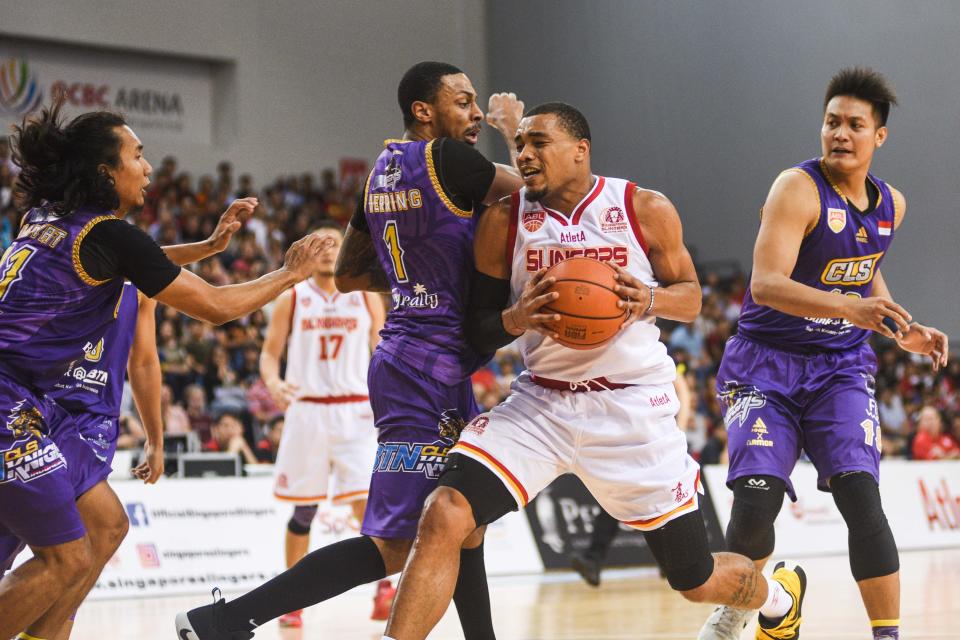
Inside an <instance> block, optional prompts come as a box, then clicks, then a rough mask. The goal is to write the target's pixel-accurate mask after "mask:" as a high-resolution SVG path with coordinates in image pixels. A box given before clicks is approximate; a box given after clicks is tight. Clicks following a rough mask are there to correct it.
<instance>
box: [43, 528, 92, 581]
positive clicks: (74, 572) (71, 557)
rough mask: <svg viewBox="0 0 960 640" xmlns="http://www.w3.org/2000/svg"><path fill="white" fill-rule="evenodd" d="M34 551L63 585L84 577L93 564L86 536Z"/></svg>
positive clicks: (90, 547) (88, 539) (88, 540)
mask: <svg viewBox="0 0 960 640" xmlns="http://www.w3.org/2000/svg"><path fill="white" fill-rule="evenodd" d="M35 551H36V555H37V558H39V559H40V560H41V561H42V562H43V563H44V565H45V566H46V567H47V570H48V571H50V572H51V573H52V574H53V575H54V576H55V579H56V580H58V581H59V582H61V583H62V584H64V585H69V584H72V583H74V582H77V581H80V580H83V579H85V578H86V577H87V575H88V574H89V573H90V572H91V571H92V570H93V567H94V564H95V562H94V554H93V547H92V546H91V544H90V538H89V537H88V536H84V537H83V538H80V539H79V540H73V541H71V542H67V543H65V544H60V545H55V546H53V547H43V548H42V550H41V549H36V550H35Z"/></svg>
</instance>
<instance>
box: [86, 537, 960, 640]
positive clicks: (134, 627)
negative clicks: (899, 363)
mask: <svg viewBox="0 0 960 640" xmlns="http://www.w3.org/2000/svg"><path fill="white" fill-rule="evenodd" d="M800 564H801V565H802V566H803V567H804V568H805V569H806V571H807V575H808V577H809V589H808V592H807V598H806V602H805V603H804V607H803V611H804V624H803V633H802V637H803V638H804V640H813V639H816V638H822V639H826V638H830V639H832V640H846V639H850V640H854V639H856V640H869V638H870V631H869V623H868V622H867V619H866V615H865V614H864V612H863V608H862V605H861V603H860V597H859V592H858V591H857V588H856V585H855V584H854V582H853V579H852V578H851V577H850V573H849V568H848V565H847V559H846V558H845V557H830V558H822V559H806V560H805V561H801V563H800ZM901 565H902V585H903V607H902V626H901V629H902V637H903V638H904V640H926V639H932V638H960V623H958V621H960V549H954V550H947V551H924V552H910V553H904V554H903V555H902V557H901ZM604 578H605V582H604V584H603V585H602V586H601V587H600V588H599V589H594V588H591V587H589V586H586V585H585V584H583V583H582V582H580V580H579V578H578V577H577V576H575V575H574V574H569V573H554V574H549V575H546V576H541V577H534V576H524V577H516V578H495V579H492V580H491V593H492V601H493V609H494V622H495V624H496V629H497V636H498V638H499V640H521V639H522V640H541V639H544V640H545V639H548V638H549V639H554V640H643V639H674V638H676V639H680V638H684V639H693V638H696V635H697V631H698V630H699V628H700V625H701V623H702V622H703V620H704V619H705V618H706V616H707V615H708V614H709V612H710V610H711V607H709V606H704V605H693V604H689V603H687V602H685V601H684V600H683V599H682V598H680V596H678V595H676V594H674V593H673V592H671V591H670V589H669V588H668V587H667V585H666V583H665V582H663V581H661V580H660V579H659V578H658V577H657V576H656V574H655V573H653V572H652V571H650V570H646V569H633V570H620V571H612V572H608V573H607V574H605V576H604ZM229 595H230V594H228V597H229ZM372 595H373V586H372V585H371V586H365V587H361V588H358V589H355V590H353V591H351V592H350V593H347V594H344V595H343V596H341V597H340V598H338V599H336V600H335V601H333V602H328V603H325V604H322V605H319V606H317V607H314V608H312V609H310V610H308V611H307V612H306V614H305V616H304V628H303V629H302V630H282V631H281V630H280V629H279V628H278V626H277V624H276V623H269V624H267V625H265V626H264V627H262V628H261V629H259V630H258V631H257V634H256V637H257V640H281V639H282V640H300V639H301V638H303V639H311V638H318V639H320V638H323V639H336V640H341V639H347V638H358V639H362V640H380V637H381V633H382V630H383V625H382V623H375V622H371V621H370V620H368V619H367V618H368V616H369V614H370V603H371V597H372ZM208 601H209V599H208V598H204V597H191V598H182V597H176V598H158V599H154V600H150V601H148V600H116V601H108V602H95V603H90V604H88V605H85V606H84V608H83V609H81V611H80V616H79V618H78V620H77V624H76V627H75V631H74V634H73V638H74V640H102V639H103V638H106V637H109V638H119V639H127V638H130V639H137V640H159V639H163V640H175V638H176V636H175V634H174V630H173V618H174V616H175V615H176V613H177V611H179V610H181V609H183V608H188V607H193V606H196V605H197V604H204V603H206V602H208ZM105 630H108V631H107V633H106V634H105ZM752 633H753V631H752V626H751V627H748V632H745V633H744V635H743V637H744V638H753V635H752ZM430 637H431V638H434V639H436V640H446V639H452V638H461V637H462V636H461V635H460V631H459V626H458V623H457V620H456V615H455V613H454V612H453V609H452V608H451V610H450V611H448V612H447V615H446V617H445V618H444V619H443V620H442V621H441V623H440V625H439V626H438V627H437V629H436V630H435V631H434V633H433V634H432V635H431V636H430Z"/></svg>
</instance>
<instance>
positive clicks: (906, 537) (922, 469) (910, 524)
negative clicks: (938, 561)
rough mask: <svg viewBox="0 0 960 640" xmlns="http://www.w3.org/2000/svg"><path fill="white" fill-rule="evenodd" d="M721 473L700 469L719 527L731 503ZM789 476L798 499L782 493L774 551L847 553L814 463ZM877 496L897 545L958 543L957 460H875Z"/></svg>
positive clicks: (801, 465)
mask: <svg viewBox="0 0 960 640" xmlns="http://www.w3.org/2000/svg"><path fill="white" fill-rule="evenodd" d="M726 478H727V468H726V467H705V468H704V479H705V481H706V482H705V484H706V485H707V486H708V487H709V488H710V490H711V492H712V493H713V496H714V504H715V505H716V508H717V514H718V516H719V520H720V526H721V527H722V528H723V529H724V530H725V529H726V527H727V523H728V522H729V520H730V506H731V505H732V504H733V494H732V493H731V492H730V490H729V489H727V487H726V484H725V483H726ZM790 479H791V480H792V481H793V486H794V489H795V490H796V492H797V502H795V503H791V502H790V499H789V498H785V499H784V506H783V509H782V510H781V511H780V515H779V516H778V517H777V521H776V524H775V527H776V535H777V548H776V551H775V553H776V554H777V556H779V557H783V556H813V555H820V554H833V553H836V554H845V553H847V527H846V524H845V523H844V521H843V516H841V515H840V511H839V510H838V509H837V507H836V505H835V504H834V502H833V497H832V496H831V495H830V494H829V493H826V492H823V491H818V490H817V472H816V469H814V467H813V465H812V464H809V463H806V462H799V463H797V466H796V468H795V469H794V470H793V473H792V474H791V476H790ZM880 495H881V497H882V498H883V506H884V513H886V516H887V520H888V521H889V522H890V527H891V529H893V535H894V538H896V541H897V547H898V548H899V549H901V550H909V549H935V548H943V547H960V462H958V461H942V462H913V461H907V460H888V461H887V460H885V461H883V462H882V463H881V464H880Z"/></svg>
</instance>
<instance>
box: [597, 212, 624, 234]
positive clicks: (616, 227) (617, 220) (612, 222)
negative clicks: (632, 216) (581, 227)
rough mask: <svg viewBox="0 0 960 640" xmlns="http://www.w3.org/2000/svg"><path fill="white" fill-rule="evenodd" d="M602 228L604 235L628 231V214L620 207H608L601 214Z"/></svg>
mask: <svg viewBox="0 0 960 640" xmlns="http://www.w3.org/2000/svg"><path fill="white" fill-rule="evenodd" d="M600 228H601V229H602V230H603V232H604V233H623V232H624V231H626V230H627V214H625V213H624V212H623V209H621V208H620V207H607V208H606V209H604V210H603V213H601V214H600Z"/></svg>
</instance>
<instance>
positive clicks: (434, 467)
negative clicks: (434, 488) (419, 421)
mask: <svg viewBox="0 0 960 640" xmlns="http://www.w3.org/2000/svg"><path fill="white" fill-rule="evenodd" d="M451 447H452V443H450V442H445V441H443V440H435V441H433V442H430V443H425V442H381V443H380V446H379V447H377V459H376V462H374V464H373V471H374V473H390V472H399V473H422V474H423V475H425V476H426V477H428V478H430V479H432V480H436V479H437V478H439V477H440V472H441V471H443V466H444V465H445V464H446V463H447V453H449V452H450V448H451Z"/></svg>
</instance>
